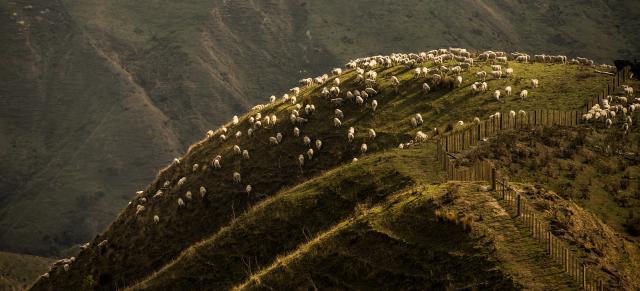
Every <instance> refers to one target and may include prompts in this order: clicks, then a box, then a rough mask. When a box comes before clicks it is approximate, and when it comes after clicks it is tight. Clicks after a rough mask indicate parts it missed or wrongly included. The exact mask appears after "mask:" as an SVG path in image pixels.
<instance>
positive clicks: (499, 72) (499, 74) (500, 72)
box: [491, 71, 502, 79]
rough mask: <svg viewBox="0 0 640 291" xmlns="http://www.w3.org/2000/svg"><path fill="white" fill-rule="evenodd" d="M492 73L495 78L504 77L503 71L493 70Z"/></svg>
mask: <svg viewBox="0 0 640 291" xmlns="http://www.w3.org/2000/svg"><path fill="white" fill-rule="evenodd" d="M491 75H492V76H493V78H495V79H500V77H502V71H492V72H491Z"/></svg>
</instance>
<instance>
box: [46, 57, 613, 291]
mask: <svg viewBox="0 0 640 291" xmlns="http://www.w3.org/2000/svg"><path fill="white" fill-rule="evenodd" d="M424 65H430V64H424ZM510 66H512V67H513V68H514V70H515V77H514V78H513V79H510V80H506V79H504V80H488V81H487V82H488V83H489V87H490V89H491V90H490V91H492V90H494V89H495V88H497V87H500V88H502V87H503V86H504V85H505V84H512V86H514V91H518V90H519V89H522V88H527V86H528V84H529V83H528V80H529V79H530V78H537V79H539V80H540V88H538V89H530V90H529V91H530V97H529V98H528V99H527V100H524V101H521V100H518V99H514V98H505V100H503V101H502V102H496V101H494V100H492V98H491V93H490V92H487V93H484V94H478V95H473V94H471V92H470V89H469V88H468V86H470V84H471V83H472V82H473V81H474V80H473V78H472V77H470V74H471V72H465V73H464V74H463V78H464V84H463V86H462V88H457V89H454V90H448V89H444V88H437V89H435V90H434V91H433V92H432V93H429V94H426V95H425V94H424V93H422V91H421V84H422V82H424V80H411V78H412V74H413V72H412V71H411V70H408V69H406V68H404V67H402V66H396V67H391V68H387V69H380V70H379V80H380V81H379V85H378V87H377V89H378V91H379V92H380V93H379V94H378V95H377V96H375V97H374V98H375V99H376V100H378V102H379V107H378V110H377V111H376V112H375V114H374V112H372V111H371V110H370V109H365V108H364V107H357V106H355V105H353V104H346V105H344V106H342V107H341V108H342V110H343V112H344V114H345V119H344V120H343V125H342V127H341V128H338V129H336V128H335V127H334V126H333V123H332V121H331V119H332V117H333V111H334V107H333V106H331V105H330V104H329V102H327V101H326V100H323V97H321V96H319V92H320V91H321V86H313V87H310V88H307V89H305V90H303V92H302V95H301V97H299V102H304V103H313V104H315V105H316V112H315V113H314V114H313V115H312V116H311V117H309V122H308V124H306V125H304V126H300V128H301V131H302V133H301V136H305V135H308V136H310V137H311V138H312V140H315V139H320V140H322V141H323V148H322V149H321V150H320V151H318V152H317V153H316V155H315V156H314V158H313V160H311V161H306V162H305V166H304V167H302V168H300V167H299V166H298V162H297V156H298V155H299V154H301V153H304V152H306V150H307V148H308V147H306V146H305V145H304V144H303V143H302V137H299V138H294V137H293V136H292V133H291V132H292V128H293V126H292V125H291V124H290V122H289V121H288V116H289V114H290V112H291V110H292V109H293V105H291V104H290V103H287V104H283V103H281V102H280V101H278V102H277V103H276V104H272V105H269V106H267V107H266V108H265V109H264V110H262V113H263V116H264V114H271V113H275V114H277V116H278V120H279V122H278V124H277V125H276V126H275V127H273V128H269V129H260V130H258V131H256V132H255V133H254V136H253V137H251V138H249V137H247V135H246V132H247V129H248V127H249V124H248V122H247V119H248V116H249V115H253V114H255V113H256V112H249V113H248V114H247V115H245V116H242V117H241V118H240V124H239V125H237V126H230V125H227V126H228V127H229V133H228V134H227V135H228V136H229V140H227V141H224V142H223V141H221V140H220V139H219V138H217V135H216V138H214V139H212V140H204V141H201V142H199V143H198V144H197V145H195V146H193V147H192V149H191V150H190V152H189V153H188V154H187V155H186V156H185V157H184V158H183V160H182V162H181V164H180V165H177V166H172V167H169V168H168V169H166V170H164V171H162V172H160V173H159V174H158V177H157V179H156V180H155V181H153V182H152V183H151V184H150V186H149V187H148V188H147V189H146V191H145V196H147V197H148V198H150V197H151V196H152V195H153V194H154V193H155V192H156V191H157V190H158V189H162V190H163V191H164V192H165V197H164V198H162V199H159V200H156V199H150V200H151V203H150V204H148V205H147V206H146V207H147V208H146V210H145V211H144V212H143V214H142V215H139V216H135V214H134V212H135V210H134V209H135V204H136V203H135V201H134V203H133V204H132V205H131V206H129V207H127V208H126V209H125V210H124V211H123V212H122V213H121V214H120V216H119V217H118V219H116V220H115V221H114V222H113V223H112V224H111V226H110V227H109V228H108V229H107V231H106V232H105V233H103V234H101V235H99V236H98V237H96V238H95V239H94V240H93V241H92V244H93V245H96V244H97V243H99V242H100V241H102V240H103V239H108V240H109V244H110V247H109V248H107V249H104V250H98V249H95V247H94V248H93V249H91V250H89V251H84V252H81V253H80V254H79V255H78V259H77V261H76V262H75V263H74V264H73V266H72V268H71V269H70V271H69V272H66V273H56V274H55V275H53V276H52V278H51V279H49V280H47V282H44V281H40V282H39V284H38V285H36V289H38V288H45V286H47V285H48V286H54V288H62V289H65V288H71V286H73V284H76V283H75V282H81V281H82V280H83V279H84V278H86V277H87V276H93V278H96V281H97V283H98V287H99V289H112V288H116V287H124V286H129V285H131V284H132V283H133V282H136V281H139V280H142V279H143V278H145V277H147V276H149V275H150V274H151V273H152V272H154V271H157V270H159V269H160V268H162V267H163V266H165V265H166V264H167V263H169V262H171V261H173V260H175V259H176V258H178V257H179V256H180V254H181V253H182V252H183V251H184V250H186V249H187V248H188V247H190V246H191V245H193V244H195V243H197V242H199V241H202V240H204V239H207V238H209V237H211V236H213V235H215V234H216V233H218V232H220V230H221V229H222V228H223V227H225V226H228V225H230V223H231V222H232V221H233V220H234V218H235V217H238V216H240V215H241V214H242V213H244V212H245V211H249V210H250V209H253V206H254V205H256V203H258V202H259V201H260V200H262V199H263V198H264V197H269V196H274V195H276V196H277V195H278V194H277V193H286V192H283V191H284V190H285V189H288V188H290V187H294V186H296V185H298V184H300V183H304V182H305V181H308V180H309V179H311V178H314V177H322V176H323V175H324V174H325V173H326V172H327V171H330V170H331V169H334V168H337V167H341V166H344V165H345V164H347V163H349V162H351V160H352V159H353V158H354V157H358V158H360V159H362V158H363V156H362V155H361V154H360V152H359V148H360V144H361V143H363V142H366V143H367V144H368V146H369V154H374V155H375V154H376V153H382V155H383V157H384V155H387V154H388V155H391V156H396V155H397V157H394V158H391V159H388V162H385V159H383V158H381V160H380V161H377V162H378V163H390V164H391V166H393V167H394V168H395V169H396V171H398V172H399V173H402V174H403V175H406V176H415V177H416V178H415V181H430V182H433V181H441V180H442V178H441V176H440V174H439V173H438V172H437V170H436V169H437V163H436V162H434V161H433V152H434V146H433V145H428V146H426V148H424V150H415V152H413V151H414V150H408V151H399V150H392V151H390V150H391V149H394V148H396V147H397V145H398V144H399V143H401V142H407V141H409V140H410V139H411V138H412V137H413V136H414V135H415V132H416V131H418V130H422V131H425V132H428V131H429V130H430V129H431V128H433V127H436V126H438V127H441V129H442V128H443V127H444V126H445V125H446V124H449V123H453V122H456V121H457V120H465V121H471V120H472V119H473V117H475V116H480V117H481V118H486V116H487V115H489V114H491V113H493V112H495V111H498V110H499V111H503V112H505V111H508V110H512V109H515V110H518V109H529V108H536V109H544V108H547V109H575V108H580V107H581V104H583V103H582V102H583V101H584V98H585V95H590V93H591V92H592V91H595V90H597V89H600V88H602V86H603V84H605V82H606V81H607V79H608V77H607V76H604V75H599V74H598V75H596V74H593V73H589V72H588V71H589V70H588V69H585V68H583V67H578V66H572V65H540V64H515V63H511V64H510ZM477 70H487V66H486V65H481V66H480V67H474V68H473V70H472V72H475V71H477ZM391 75H395V76H398V78H399V79H401V80H402V85H401V87H400V88H399V92H398V93H396V92H395V90H394V89H393V88H390V87H389V78H390V76H391ZM340 78H341V80H342V81H343V83H342V85H341V89H342V92H345V91H347V90H353V89H355V88H360V89H362V87H361V85H357V84H355V83H354V78H355V76H354V73H353V72H347V73H346V74H344V75H343V76H341V77H340ZM562 81H564V82H562ZM329 82H330V81H329ZM558 96H561V97H558ZM416 113H421V114H422V115H423V117H424V119H425V124H424V125H422V126H421V127H420V128H415V129H414V128H411V127H410V124H409V118H410V117H411V116H413V115H414V114H416ZM349 126H354V127H355V128H356V139H355V140H354V142H353V143H348V142H347V138H346V131H347V128H348V127H349ZM368 128H374V129H375V130H376V132H377V134H378V136H377V138H376V139H375V140H368V138H367V136H366V130H367V129H368ZM237 130H241V131H242V132H243V133H244V135H243V137H241V138H240V139H239V140H237V141H236V140H235V138H234V137H233V135H234V133H235V132H236V131H237ZM276 132H282V133H283V134H284V139H283V141H282V143H281V144H279V145H277V146H273V145H269V144H268V138H269V137H270V136H274V135H275V133H276ZM234 144H238V145H239V146H240V147H241V148H242V149H247V150H248V151H249V152H250V155H251V159H250V160H249V161H245V160H241V159H240V158H238V157H237V156H234V155H233V153H232V147H233V145H234ZM219 154H220V155H222V157H223V158H222V161H221V164H222V169H221V170H214V169H212V168H211V167H209V169H207V170H206V171H202V170H199V171H198V172H197V173H195V174H194V173H192V170H191V169H192V165H193V164H195V163H198V164H199V165H205V164H210V163H211V160H212V159H213V157H215V156H216V155H219ZM365 157H366V156H365ZM421 157H429V158H428V159H426V158H421ZM412 160H415V161H412ZM376 166H378V167H381V166H383V165H376ZM234 171H238V172H240V173H241V174H242V180H243V182H242V183H241V184H235V183H233V181H232V173H233V172H234ZM183 176H187V177H188V180H187V182H186V184H185V185H184V186H182V187H181V188H180V189H177V187H176V186H170V187H169V188H164V187H163V186H162V185H163V183H164V182H165V181H172V185H175V183H176V182H177V180H178V179H180V178H181V177H183ZM247 184H251V185H252V187H253V189H254V191H253V192H252V194H251V195H247V194H246V193H245V192H244V189H245V186H246V185H247ZM200 186H205V187H206V189H207V190H208V191H207V196H206V197H205V199H201V198H199V196H198V195H197V193H198V189H199V188H200ZM354 189H357V187H356V188H354ZM363 189H368V188H366V187H364V188H363ZM187 190H190V191H192V192H193V193H194V194H195V195H194V196H196V199H194V201H187V205H186V207H184V208H178V206H177V203H176V199H177V198H178V197H179V196H182V195H184V193H185V192H186V191H187ZM360 190H362V189H360ZM352 203H353V202H352ZM154 215H159V217H160V223H159V224H158V225H154V224H153V223H152V218H153V216H154ZM341 217H343V216H338V217H335V218H334V219H340V218H341ZM315 229H316V231H318V230H320V229H324V227H321V226H318V227H317V228H315ZM149 240H153V241H154V242H155V243H153V244H149V243H148V242H149ZM275 253H277V251H271V256H273V255H274V254H275ZM265 256H267V255H265ZM267 261H268V260H267ZM236 283H237V282H236Z"/></svg>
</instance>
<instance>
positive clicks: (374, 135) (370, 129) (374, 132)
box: [369, 128, 376, 139]
mask: <svg viewBox="0 0 640 291" xmlns="http://www.w3.org/2000/svg"><path fill="white" fill-rule="evenodd" d="M375 138H376V131H375V130H373V128H369V139H375Z"/></svg>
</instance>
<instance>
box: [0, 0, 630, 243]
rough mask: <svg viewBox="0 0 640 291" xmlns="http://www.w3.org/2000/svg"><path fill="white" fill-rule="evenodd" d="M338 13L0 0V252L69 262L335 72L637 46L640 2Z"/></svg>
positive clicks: (210, 4) (292, 4) (369, 5)
mask: <svg viewBox="0 0 640 291" xmlns="http://www.w3.org/2000/svg"><path fill="white" fill-rule="evenodd" d="M343 2H344V1H322V2H317V1H301V0H269V1H226V0H225V1H220V0H218V1H200V0H191V1H180V2H175V1H135V2H131V1H128V2H127V1H116V0H108V1H97V0H88V1H79V0H54V1H44V0H2V1H0V15H2V17H0V18H2V19H1V20H0V21H2V26H1V28H0V29H1V32H0V38H1V40H2V44H0V55H2V56H3V58H1V60H0V64H1V65H0V90H1V91H0V94H1V96H2V98H1V99H2V100H1V101H0V102H2V106H1V107H0V137H1V138H0V165H2V166H0V177H2V179H1V180H0V200H1V201H2V203H0V205H2V207H0V248H2V249H7V250H14V251H20V252H30V253H37V254H59V253H60V252H63V253H69V252H73V251H65V249H67V248H69V247H71V246H74V245H76V246H77V244H79V243H80V242H82V241H84V240H87V239H89V238H90V237H92V236H93V235H95V234H96V233H98V232H99V231H101V230H103V229H104V228H105V227H106V225H107V224H108V222H109V221H111V220H112V219H113V218H114V217H115V216H116V214H117V212H118V209H121V207H123V206H124V205H125V204H126V201H127V198H126V197H124V196H123V193H129V192H133V191H135V189H138V188H140V187H141V185H144V182H143V181H148V180H149V179H151V178H152V177H153V172H154V171H155V169H158V168H160V166H161V165H162V164H164V163H166V162H168V161H170V160H171V159H172V158H173V157H175V156H178V155H179V154H180V153H183V152H184V150H185V149H186V147H187V146H188V145H189V144H191V143H192V142H194V141H195V140H196V139H197V137H198V136H199V135H200V134H201V132H203V131H206V130H207V129H209V128H211V127H214V126H217V125H220V124H222V122H223V121H224V120H228V118H229V117H230V116H232V115H233V114H237V113H239V112H244V111H245V110H247V109H248V108H249V107H250V105H251V104H255V102H256V101H258V100H264V98H265V97H266V96H269V95H271V94H273V93H274V92H281V91H282V90H284V89H286V88H287V87H288V86H289V84H290V81H291V80H296V79H299V78H301V77H304V76H307V75H315V74H318V73H319V72H322V71H326V70H327V69H329V66H330V65H331V64H339V63H344V62H346V61H347V60H349V59H351V58H355V57H357V56H360V55H366V54H379V53H390V52H393V51H398V50H400V51H418V50H422V49H424V48H426V47H438V46H470V47H475V48H478V49H485V48H492V49H508V50H524V51H539V52H548V53H559V52H562V53H569V54H571V55H583V56H587V57H591V58H595V59H597V60H600V61H610V60H611V59H614V58H618V57H625V58H626V57H631V56H635V55H637V54H638V47H640V45H639V44H640V39H639V37H640V36H638V35H637V33H635V32H636V31H637V30H638V29H639V28H640V27H639V25H640V24H639V23H638V21H637V19H640V15H638V11H640V7H639V6H640V4H639V3H637V1H621V0H620V1H604V0H600V1H591V2H589V3H586V2H585V3H583V2H580V3H568V2H566V1H534V2H531V1H529V2H521V1H502V2H500V3H494V2H491V1H481V0H477V1H466V2H451V1H444V0H439V1H419V0H411V1H402V3H396V2H387V1H366V0H358V1H350V2H349V3H343ZM14 13H15V15H14ZM77 209H83V211H76V210H77ZM23 210H25V211H23ZM78 224H79V226H78Z"/></svg>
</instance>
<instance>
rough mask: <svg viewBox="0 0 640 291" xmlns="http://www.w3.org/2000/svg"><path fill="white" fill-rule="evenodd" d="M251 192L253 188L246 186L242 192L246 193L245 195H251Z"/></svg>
mask: <svg viewBox="0 0 640 291" xmlns="http://www.w3.org/2000/svg"><path fill="white" fill-rule="evenodd" d="M251 190H253V187H251V185H247V187H245V188H244V191H246V192H247V194H251Z"/></svg>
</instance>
